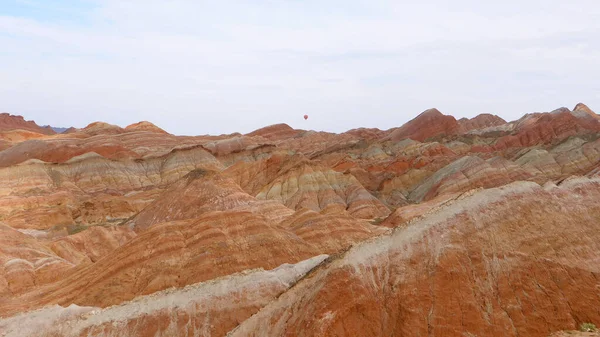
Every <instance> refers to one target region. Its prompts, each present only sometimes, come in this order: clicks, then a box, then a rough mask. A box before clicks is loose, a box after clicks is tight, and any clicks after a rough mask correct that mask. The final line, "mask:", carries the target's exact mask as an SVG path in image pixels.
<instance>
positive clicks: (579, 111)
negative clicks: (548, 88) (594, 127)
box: [573, 103, 600, 120]
mask: <svg viewBox="0 0 600 337" xmlns="http://www.w3.org/2000/svg"><path fill="white" fill-rule="evenodd" d="M573 114H574V115H575V116H578V117H588V118H589V117H591V118H593V119H596V120H600V116H598V115H597V114H596V113H595V112H594V111H592V109H590V108H589V107H588V106H587V105H585V104H583V103H578V104H577V105H576V106H575V108H574V109H573Z"/></svg>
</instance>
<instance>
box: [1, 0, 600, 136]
mask: <svg viewBox="0 0 600 337" xmlns="http://www.w3.org/2000/svg"><path fill="white" fill-rule="evenodd" d="M598 17H600V2H598V1H597V0H573V1H569V2H567V1H557V0H546V1H537V0H521V1H516V0H507V1H502V2H496V3H494V4H489V3H488V2H486V1H475V0H455V1H445V0H430V1H418V2H417V1H367V0H347V1H341V0H333V1H316V0H306V1H300V0H287V1H286V0H270V1H248V0H237V1H192V0H190V1H182V0H174V1H158V0H106V1H95V0H82V1H67V0H61V1H42V0H20V1H19V0H13V1H9V0H0V46H1V48H0V111H6V112H10V113H13V114H21V115H23V116H25V117H26V118H27V119H34V120H36V121H37V122H38V123H39V124H53V125H56V126H71V125H74V126H77V127H82V126H85V125H86V124H88V123H90V122H92V121H96V120H103V121H106V122H109V123H113V124H118V125H121V126H125V125H127V124H130V123H134V122H137V121H139V120H150V121H152V122H154V123H155V124H157V125H159V126H161V127H163V128H164V129H166V130H167V131H169V132H172V133H176V134H206V133H211V134H220V133H230V132H235V131H240V132H248V131H251V130H253V129H256V128H258V127H261V126H265V125H269V124H274V123H279V122H284V123H288V124H290V125H291V126H293V127H296V128H306V129H316V130H327V131H336V132H340V131H345V130H347V129H351V128H356V127H361V126H365V127H379V128H382V129H388V128H391V127H394V126H399V125H401V124H403V123H404V122H406V121H407V120H409V119H411V118H413V117H414V116H416V115H417V114H418V113H420V112H421V111H423V110H425V109H427V108H431V107H436V108H438V109H440V110H441V111H442V112H444V113H446V114H452V115H454V116H456V117H457V118H459V117H471V116H475V115H477V114H478V113H482V112H490V113H495V114H498V115H500V116H502V117H504V118H505V119H508V120H512V119H516V118H518V117H520V116H521V115H522V114H524V113H527V112H533V111H550V110H553V109H554V108H557V107H561V106H567V107H569V108H572V107H573V106H574V105H575V104H576V103H578V102H579V101H583V102H584V103H586V104H588V105H589V106H590V107H591V108H592V109H595V110H596V111H598V110H600V20H598ZM304 114H308V115H309V116H310V118H309V120H308V121H304V120H303V119H302V115H304Z"/></svg>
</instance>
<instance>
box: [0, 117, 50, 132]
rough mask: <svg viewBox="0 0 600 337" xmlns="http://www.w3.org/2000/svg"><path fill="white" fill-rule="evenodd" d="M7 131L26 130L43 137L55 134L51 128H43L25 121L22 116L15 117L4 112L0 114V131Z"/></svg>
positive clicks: (32, 122)
mask: <svg viewBox="0 0 600 337" xmlns="http://www.w3.org/2000/svg"><path fill="white" fill-rule="evenodd" d="M9 130H26V131H31V132H36V133H40V134H43V135H53V134H55V133H56V132H54V130H52V128H50V127H47V128H43V127H41V126H39V125H37V124H36V123H35V122H34V121H26V120H25V119H24V118H23V117H22V116H15V115H11V114H9V113H6V112H3V113H0V131H9Z"/></svg>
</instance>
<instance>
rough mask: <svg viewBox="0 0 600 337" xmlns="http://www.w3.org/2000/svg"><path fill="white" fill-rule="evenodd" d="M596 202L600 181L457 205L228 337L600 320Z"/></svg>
mask: <svg viewBox="0 0 600 337" xmlns="http://www.w3.org/2000/svg"><path fill="white" fill-rule="evenodd" d="M598 197H600V181H598V180H591V181H589V180H571V181H569V182H568V183H563V185H561V186H559V187H554V188H552V187H549V188H547V189H542V188H541V187H540V186H538V185H536V184H534V183H514V184H511V185H507V186H506V187H503V188H499V189H492V190H484V191H481V192H478V193H475V194H473V195H470V196H467V197H464V198H462V199H459V200H456V201H455V202H453V203H451V204H448V205H446V206H445V207H443V208H442V209H440V210H439V211H437V212H433V213H431V214H430V215H427V216H425V217H424V218H421V219H420V220H416V221H414V222H413V223H411V224H410V225H409V226H407V227H406V228H405V229H399V230H396V231H395V232H394V233H393V234H392V235H391V236H383V237H380V238H377V239H373V240H371V241H368V242H365V243H363V244H361V245H358V246H355V247H353V248H352V249H350V250H349V251H348V252H347V253H345V254H344V255H343V256H342V257H341V258H340V259H338V260H335V261H332V262H331V263H330V264H327V265H324V266H322V267H320V268H319V269H318V270H316V271H315V272H313V273H312V274H311V275H310V277H307V278H305V279H303V280H302V281H301V282H300V283H299V284H298V285H296V286H295V287H294V288H292V289H290V290H289V291H287V292H286V293H284V294H283V295H282V296H280V297H279V298H278V299H277V300H276V301H274V302H273V303H271V304H269V305H268V306H266V307H265V308H263V309H262V310H261V311H260V312H259V313H258V314H256V315H254V316H252V317H251V318H249V319H248V320H247V321H245V322H244V323H242V324H241V325H240V326H239V327H238V328H237V329H235V330H234V332H233V333H232V334H231V336H280V335H286V336H306V335H311V336H340V335H343V336H350V335H361V336H419V335H436V336H437V335H440V336H465V335H475V336H533V337H535V336H548V335H549V334H550V333H551V332H553V331H557V330H564V329H569V328H574V327H576V326H578V324H579V323H581V322H592V321H598V320H599V319H600V312H599V311H598V310H597V307H598V306H599V305H600V296H599V295H598V292H597V279H598V276H600V275H599V274H600V269H599V268H598V263H597V261H599V260H600V256H599V253H598V252H600V250H599V249H598V248H600V246H599V245H600V243H599V242H600V240H598V234H597V232H598V231H597V229H596V221H597V219H598V217H600V213H599V212H600V207H599V206H598V203H597V200H598ZM581 294H586V296H581ZM374 322H376V324H374Z"/></svg>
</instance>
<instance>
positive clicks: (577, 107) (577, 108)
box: [573, 103, 596, 114]
mask: <svg viewBox="0 0 600 337" xmlns="http://www.w3.org/2000/svg"><path fill="white" fill-rule="evenodd" d="M573 111H585V112H587V113H590V114H596V113H595V112H594V111H592V109H590V108H589V107H588V106H587V105H585V104H583V103H577V105H575V108H573Z"/></svg>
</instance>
